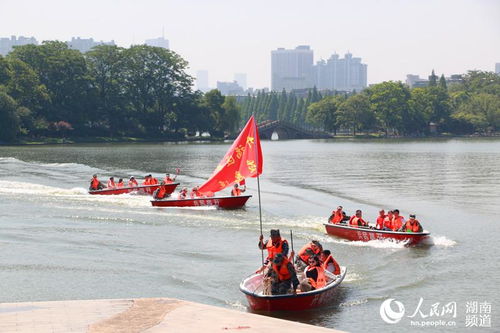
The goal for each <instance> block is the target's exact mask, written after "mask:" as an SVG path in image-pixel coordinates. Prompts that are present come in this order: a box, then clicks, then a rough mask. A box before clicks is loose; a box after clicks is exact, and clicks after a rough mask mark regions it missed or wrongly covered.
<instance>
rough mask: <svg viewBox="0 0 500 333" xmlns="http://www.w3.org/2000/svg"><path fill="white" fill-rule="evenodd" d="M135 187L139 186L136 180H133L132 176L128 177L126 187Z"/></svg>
mask: <svg viewBox="0 0 500 333" xmlns="http://www.w3.org/2000/svg"><path fill="white" fill-rule="evenodd" d="M136 186H139V184H137V180H135V178H134V176H132V177H130V179H129V181H128V187H136Z"/></svg>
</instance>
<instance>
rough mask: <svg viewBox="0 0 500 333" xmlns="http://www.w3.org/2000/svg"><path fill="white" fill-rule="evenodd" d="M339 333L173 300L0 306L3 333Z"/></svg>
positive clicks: (0, 327) (60, 302) (30, 303)
mask: <svg viewBox="0 0 500 333" xmlns="http://www.w3.org/2000/svg"><path fill="white" fill-rule="evenodd" d="M225 331H237V332H248V333H253V332H262V333H269V332H294V333H316V332H318V333H319V332H339V331H336V330H331V329H327V328H322V327H317V326H311V325H306V324H301V323H297V322H292V321H287V320H281V319H276V318H271V317H267V316H260V315H256V314H251V313H246V312H239V311H235V310H229V309H224V308H219V307H215V306H209V305H204V304H198V303H192V302H186V301H180V300H177V299H172V298H143V299H115V300H89V301H57V302H29V303H2V304H0V332H30V333H31V332H39V333H45V332H50V333H56V332H89V333H96V332H104V333H108V332H109V333H111V332H127V333H132V332H152V333H153V332H154V333H156V332H172V333H177V332H179V333H190V332H193V333H199V332H225Z"/></svg>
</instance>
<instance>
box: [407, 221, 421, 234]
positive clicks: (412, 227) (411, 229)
mask: <svg viewBox="0 0 500 333" xmlns="http://www.w3.org/2000/svg"><path fill="white" fill-rule="evenodd" d="M414 221H415V222H414V224H413V225H412V224H411V222H410V220H408V221H406V224H405V231H406V232H419V231H420V222H418V220H414Z"/></svg>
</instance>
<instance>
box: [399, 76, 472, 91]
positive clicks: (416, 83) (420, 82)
mask: <svg viewBox="0 0 500 333" xmlns="http://www.w3.org/2000/svg"><path fill="white" fill-rule="evenodd" d="M430 78H431V75H429V78H427V79H422V78H421V77H420V76H419V75H414V74H408V75H406V84H407V85H408V86H409V87H410V88H423V87H427V86H428V85H429V79H430ZM444 79H445V81H446V85H447V86H448V87H449V86H452V85H454V84H459V83H462V82H464V78H463V75H462V74H452V75H450V76H447V77H445V78H444ZM438 81H439V76H438Z"/></svg>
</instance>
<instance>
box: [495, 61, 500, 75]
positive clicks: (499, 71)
mask: <svg viewBox="0 0 500 333" xmlns="http://www.w3.org/2000/svg"><path fill="white" fill-rule="evenodd" d="M495 73H497V74H500V62H497V63H496V64H495Z"/></svg>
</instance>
